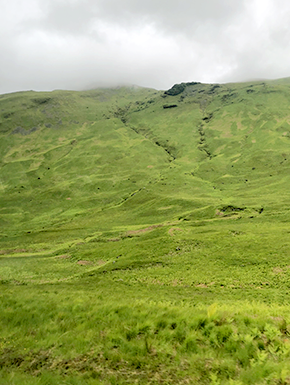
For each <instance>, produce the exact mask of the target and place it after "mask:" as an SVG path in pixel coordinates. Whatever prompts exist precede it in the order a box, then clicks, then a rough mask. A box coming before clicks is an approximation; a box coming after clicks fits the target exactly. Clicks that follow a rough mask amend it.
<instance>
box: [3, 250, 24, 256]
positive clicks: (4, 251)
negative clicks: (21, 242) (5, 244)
mask: <svg viewBox="0 0 290 385" xmlns="http://www.w3.org/2000/svg"><path fill="white" fill-rule="evenodd" d="M29 252H30V250H27V249H10V250H0V255H7V254H15V253H29Z"/></svg>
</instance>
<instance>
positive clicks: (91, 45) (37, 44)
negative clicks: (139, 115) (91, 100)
mask: <svg viewBox="0 0 290 385" xmlns="http://www.w3.org/2000/svg"><path fill="white" fill-rule="evenodd" d="M0 63H1V66H0V93H5V92H12V91H19V90H30V89H33V90H52V89H88V88H94V87H97V86H115V85H119V84H137V85H140V86H145V87H153V88H157V89H168V88H170V87H171V86H172V85H173V84H175V83H181V82H189V81H200V82H211V83H214V82H228V81H243V80H252V79H261V78H280V77H287V76H290V1H289V0H176V1H173V0H0Z"/></svg>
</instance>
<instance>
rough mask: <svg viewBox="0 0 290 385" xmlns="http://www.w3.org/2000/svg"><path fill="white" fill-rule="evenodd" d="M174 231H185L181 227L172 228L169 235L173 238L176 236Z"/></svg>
mask: <svg viewBox="0 0 290 385" xmlns="http://www.w3.org/2000/svg"><path fill="white" fill-rule="evenodd" d="M174 231H183V230H182V229H180V228H179V227H171V229H169V230H168V234H169V235H170V236H171V237H173V236H174Z"/></svg>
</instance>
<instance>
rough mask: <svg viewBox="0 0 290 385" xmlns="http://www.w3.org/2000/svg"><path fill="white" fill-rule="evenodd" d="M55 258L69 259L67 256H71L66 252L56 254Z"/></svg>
mask: <svg viewBox="0 0 290 385" xmlns="http://www.w3.org/2000/svg"><path fill="white" fill-rule="evenodd" d="M55 258H58V259H69V258H71V255H68V254H63V255H57V256H56V257H55Z"/></svg>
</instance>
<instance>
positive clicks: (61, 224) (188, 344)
mask: <svg viewBox="0 0 290 385" xmlns="http://www.w3.org/2000/svg"><path fill="white" fill-rule="evenodd" d="M289 104H290V80H289V79H288V78H287V79H280V80H277V81H265V82H254V83H239V84H222V85H221V84H220V85H219V84H201V83H183V84H180V85H175V86H174V87H172V88H171V89H170V90H168V91H166V92H163V91H156V90H153V89H144V88H139V87H120V88H116V89H98V90H92V91H86V92H72V91H54V92H51V93H36V92H32V91H31V92H21V93H15V94H7V95H0V283H1V292H0V301H1V309H2V311H1V313H0V325H1V326H0V327H1V333H0V349H1V351H2V353H1V355H0V368H1V371H0V373H1V374H0V384H11V385H12V384H15V385H16V384H17V385H18V384H118V385H119V384H133V383H139V384H188V383H194V384H195V383H196V384H236V385H238V384H239V385H240V384H290V365H289V355H290V317H289V310H290V308H289V301H288V298H289V293H290V287H289V278H290V267H289V266H290V261H289V254H290V232H289V226H288V223H289V220H290V214H289V205H290V203H289V202H290V200H289V198H290V196H289V195H290V194H289V187H290V181H289V171H290V170H289V165H290V150H289V149H290V146H289V145H290V109H289ZM1 376H2V377H1Z"/></svg>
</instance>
